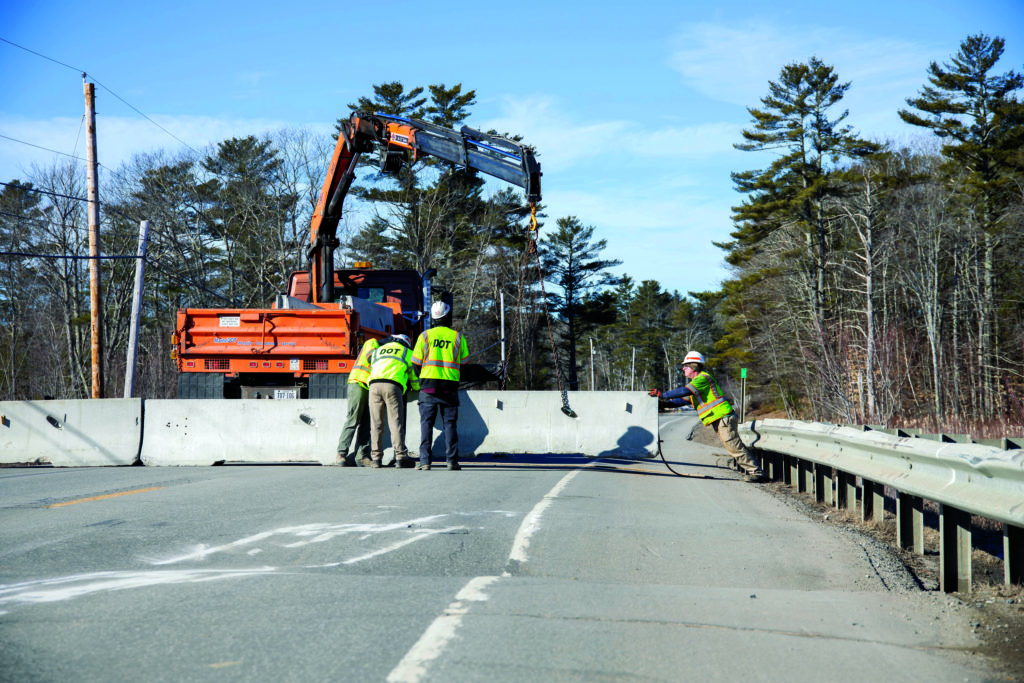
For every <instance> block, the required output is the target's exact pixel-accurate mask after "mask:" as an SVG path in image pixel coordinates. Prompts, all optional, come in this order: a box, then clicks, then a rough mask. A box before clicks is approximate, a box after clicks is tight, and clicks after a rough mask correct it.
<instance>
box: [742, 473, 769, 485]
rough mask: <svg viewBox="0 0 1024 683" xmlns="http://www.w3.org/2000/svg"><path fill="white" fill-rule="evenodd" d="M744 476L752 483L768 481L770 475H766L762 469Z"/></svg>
mask: <svg viewBox="0 0 1024 683" xmlns="http://www.w3.org/2000/svg"><path fill="white" fill-rule="evenodd" d="M743 478H744V479H745V480H746V481H747V482H749V483H751V484H763V483H764V482H766V481H768V477H766V476H764V472H761V471H760V470H758V471H757V472H750V473H747V474H744V475H743Z"/></svg>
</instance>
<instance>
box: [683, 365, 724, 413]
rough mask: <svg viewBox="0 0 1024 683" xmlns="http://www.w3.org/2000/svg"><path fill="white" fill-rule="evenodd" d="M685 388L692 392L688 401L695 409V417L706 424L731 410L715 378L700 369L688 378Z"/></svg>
mask: <svg viewBox="0 0 1024 683" xmlns="http://www.w3.org/2000/svg"><path fill="white" fill-rule="evenodd" d="M686 388H687V389H689V390H690V391H692V392H693V395H691V396H689V399H690V403H692V404H693V407H694V408H696V410H697V417H699V418H700V421H701V422H703V423H704V424H706V425H709V424H711V423H712V422H714V421H715V420H718V419H719V418H723V417H725V416H726V415H728V414H729V413H731V412H732V406H731V405H729V402H728V401H727V400H725V395H724V394H722V390H721V389H720V388H719V387H718V382H716V381H715V378H714V377H712V376H711V375H709V374H708V373H707V372H706V371H704V370H702V371H701V372H699V373H698V374H697V376H696V377H694V378H693V379H691V380H690V382H689V383H688V384H687V385H686Z"/></svg>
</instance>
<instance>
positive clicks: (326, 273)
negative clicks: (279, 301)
mask: <svg viewBox="0 0 1024 683" xmlns="http://www.w3.org/2000/svg"><path fill="white" fill-rule="evenodd" d="M374 149H376V150H377V151H378V154H379V155H380V170H381V173H384V174H396V173H398V171H399V170H400V169H401V167H402V165H403V164H405V163H406V162H409V161H412V162H413V163H415V162H416V161H418V160H419V159H422V158H424V157H427V156H432V157H436V158H438V159H442V160H444V161H448V162H451V163H454V164H458V165H459V166H462V167H464V168H467V169H473V170H476V171H480V172H481V173H486V174H487V175H491V176H494V177H496V178H500V179H502V180H504V181H506V182H508V183H511V184H513V185H516V186H518V187H521V188H523V189H524V190H525V192H526V200H527V201H528V202H529V203H531V204H535V203H536V202H539V201H540V176H541V172H540V162H538V161H537V159H536V157H535V156H534V152H533V149H532V148H530V147H528V146H527V145H521V144H519V143H518V142H515V141H512V140H508V139H506V138H503V137H500V136H497V135H490V134H488V133H481V132H480V131H477V130H473V129H472V128H469V127H467V126H463V127H462V129H461V130H458V131H455V130H451V129H449V128H444V127H443V126H438V125H435V124H432V123H427V122H426V121H417V120H416V119H407V118H403V117H400V116H390V115H387V114H367V113H364V112H354V113H353V114H352V115H351V117H349V120H348V121H345V122H343V123H342V126H341V135H339V136H338V142H337V144H336V145H335V147H334V155H333V156H332V157H331V164H330V166H329V168H328V170H327V177H326V178H325V179H324V186H323V190H322V191H321V193H320V201H319V203H318V204H317V207H316V210H315V212H314V213H313V221H312V225H311V233H310V241H311V243H312V244H311V245H310V248H309V251H308V252H307V257H308V259H309V272H310V284H311V287H310V300H311V301H312V302H313V303H319V302H330V301H333V300H334V250H335V249H336V248H337V246H338V238H337V231H338V222H339V220H340V219H341V210H342V205H343V204H344V202H345V196H346V195H347V194H348V191H349V188H351V186H352V181H353V179H354V178H355V169H356V166H357V165H358V162H359V158H360V156H361V155H362V154H364V153H367V152H372V151H374ZM410 157H411V159H410Z"/></svg>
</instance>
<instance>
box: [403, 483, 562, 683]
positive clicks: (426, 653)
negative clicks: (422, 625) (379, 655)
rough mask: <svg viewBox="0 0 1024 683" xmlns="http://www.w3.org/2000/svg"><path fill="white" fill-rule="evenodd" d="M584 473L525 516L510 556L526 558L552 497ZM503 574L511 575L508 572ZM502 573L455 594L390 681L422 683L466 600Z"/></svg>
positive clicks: (479, 598) (478, 597) (480, 596)
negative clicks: (452, 600)
mask: <svg viewBox="0 0 1024 683" xmlns="http://www.w3.org/2000/svg"><path fill="white" fill-rule="evenodd" d="M579 473H580V470H573V471H572V472H570V473H568V474H566V475H565V476H564V477H562V478H561V479H560V480H559V481H558V483H557V484H555V485H554V486H553V487H551V490H550V491H548V492H547V494H546V495H545V496H544V497H543V498H542V499H541V500H540V502H538V503H537V504H536V505H534V506H533V509H532V510H530V512H529V514H527V515H526V517H525V518H523V521H522V523H521V524H520V525H519V530H518V531H517V532H516V536H515V539H514V540H513V541H512V552H511V553H509V560H518V561H519V562H526V549H527V548H528V547H529V545H530V538H531V537H532V536H533V534H535V533H536V532H537V530H538V529H539V528H540V518H541V516H542V515H543V514H544V510H546V509H547V507H548V506H549V505H551V501H553V500H554V499H555V498H557V497H558V494H559V493H561V492H562V489H564V488H565V487H566V485H567V484H568V483H569V482H570V481H572V478H573V477H575V476H576V475H577V474H579ZM501 576H509V573H508V572H504V573H502V575H501ZM501 576H477V577H475V578H472V579H470V580H469V583H467V584H466V585H465V586H463V587H462V590H460V591H459V592H458V593H456V595H455V601H454V602H452V603H451V604H450V605H448V607H447V608H446V609H445V611H444V612H443V613H442V614H441V616H439V617H438V618H437V619H434V621H433V622H431V624H430V626H428V627H427V630H426V631H424V632H423V635H422V636H420V639H419V640H417V641H416V644H415V645H413V646H412V649H410V650H409V651H408V652H406V653H405V656H404V657H402V661H400V662H399V663H398V666H396V667H395V668H394V669H392V670H391V673H390V674H388V678H387V680H388V683H419V681H420V680H421V679H422V678H423V677H424V676H425V675H426V673H427V668H428V667H429V666H430V663H431V662H432V661H434V660H435V659H437V658H438V657H440V656H441V653H442V652H443V651H444V649H445V648H446V647H447V646H448V643H449V642H451V640H452V639H453V638H454V637H455V632H456V631H457V630H458V628H459V626H460V625H461V624H462V618H463V617H464V616H465V615H466V613H467V612H468V611H469V608H468V607H466V606H465V605H463V602H483V601H484V600H487V599H488V595H487V594H486V593H485V592H484V589H485V588H487V587H489V586H490V585H491V584H493V583H494V582H495V581H497V580H498V579H500V578H501Z"/></svg>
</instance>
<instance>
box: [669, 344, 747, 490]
mask: <svg viewBox="0 0 1024 683" xmlns="http://www.w3.org/2000/svg"><path fill="white" fill-rule="evenodd" d="M683 375H685V376H686V379H687V383H686V386H682V387H679V388H678V389H673V390H671V391H666V392H665V393H662V392H661V390H660V389H654V390H653V391H651V395H652V396H658V397H660V398H661V399H662V400H663V401H665V402H666V403H669V404H671V405H675V406H681V405H683V401H686V400H689V401H690V403H691V404H692V405H693V407H694V408H695V409H696V410H697V417H699V418H700V421H701V422H703V423H704V424H705V425H707V426H708V427H711V428H712V429H713V430H714V431H715V433H716V434H718V438H719V439H721V440H722V445H724V446H725V448H726V450H728V451H729V454H730V455H731V456H732V457H733V458H734V459H735V460H736V464H737V466H738V467H739V468H740V469H741V471H742V472H743V473H744V474H745V475H746V479H747V481H751V482H762V481H764V480H765V477H764V472H763V471H762V470H761V463H760V461H759V460H758V458H757V456H756V455H754V454H753V453H751V452H750V450H749V449H748V448H747V447H746V445H745V444H744V443H743V441H742V439H740V435H739V432H738V431H737V429H736V427H737V424H738V422H739V420H738V419H737V418H736V413H734V412H733V410H732V406H731V405H729V402H728V401H727V400H725V396H724V395H723V394H722V390H721V389H719V388H718V383H717V382H716V381H715V378H714V377H712V376H711V375H710V374H709V373H708V372H707V370H705V369H704V356H703V355H701V354H700V353H698V352H697V351H690V352H689V353H688V354H686V357H685V358H683Z"/></svg>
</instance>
